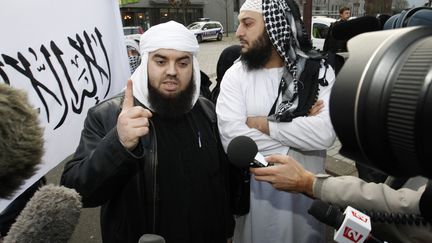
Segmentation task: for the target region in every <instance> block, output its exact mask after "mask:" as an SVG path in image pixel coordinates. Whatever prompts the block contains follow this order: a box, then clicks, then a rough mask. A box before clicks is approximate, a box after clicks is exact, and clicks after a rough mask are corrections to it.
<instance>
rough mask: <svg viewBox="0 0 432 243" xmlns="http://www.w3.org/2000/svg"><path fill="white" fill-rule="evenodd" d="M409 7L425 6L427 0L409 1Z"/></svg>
mask: <svg viewBox="0 0 432 243" xmlns="http://www.w3.org/2000/svg"><path fill="white" fill-rule="evenodd" d="M408 3H409V6H410V7H411V6H413V5H414V6H415V7H419V6H423V5H424V4H425V3H427V0H408Z"/></svg>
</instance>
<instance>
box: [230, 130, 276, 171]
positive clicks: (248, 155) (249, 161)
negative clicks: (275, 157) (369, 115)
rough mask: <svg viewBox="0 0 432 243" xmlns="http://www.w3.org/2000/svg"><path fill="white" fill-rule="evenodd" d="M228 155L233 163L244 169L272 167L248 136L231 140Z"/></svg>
mask: <svg viewBox="0 0 432 243" xmlns="http://www.w3.org/2000/svg"><path fill="white" fill-rule="evenodd" d="M227 155H228V159H229V160H230V161H231V163H233V164H234V165H235V166H237V167H239V168H242V169H247V168H249V167H266V166H269V165H271V164H269V163H268V162H267V161H266V160H265V159H264V156H263V155H262V154H261V153H259V152H258V146H257V145H256V143H255V142H254V141H253V140H252V139H251V138H250V137H247V136H238V137H235V138H234V139H233V140H231V142H230V143H229V144H228V148H227Z"/></svg>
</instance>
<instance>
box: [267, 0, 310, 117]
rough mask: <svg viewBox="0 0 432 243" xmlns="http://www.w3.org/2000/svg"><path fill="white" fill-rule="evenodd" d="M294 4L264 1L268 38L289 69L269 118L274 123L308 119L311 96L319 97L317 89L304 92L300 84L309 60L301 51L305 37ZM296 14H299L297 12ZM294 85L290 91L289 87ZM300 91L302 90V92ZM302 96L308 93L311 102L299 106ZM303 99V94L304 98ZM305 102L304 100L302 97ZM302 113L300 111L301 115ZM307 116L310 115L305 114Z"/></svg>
mask: <svg viewBox="0 0 432 243" xmlns="http://www.w3.org/2000/svg"><path fill="white" fill-rule="evenodd" d="M289 1H291V0H262V10H263V17H264V22H265V27H266V31H267V34H268V36H269V38H270V41H271V43H272V44H273V47H274V48H275V49H276V51H277V53H278V54H279V56H281V57H282V58H283V60H284V62H285V66H286V69H285V71H284V74H283V75H282V79H281V82H280V85H279V90H278V98H277V99H276V101H275V103H274V105H273V108H272V110H271V112H270V114H269V120H271V121H282V122H284V121H291V120H292V119H293V118H295V117H297V116H301V115H305V109H309V108H310V107H309V108H307V106H309V105H310V103H312V104H313V103H314V102H315V101H314V100H313V101H310V99H311V97H310V93H311V91H312V93H315V95H314V96H315V97H313V98H314V99H316V95H317V93H318V85H317V84H316V85H315V84H313V87H312V86H310V85H309V84H307V85H308V87H307V89H308V90H305V87H306V86H305V84H304V83H302V81H303V80H302V81H300V80H299V78H301V76H300V75H299V74H300V73H301V72H302V71H303V70H304V69H305V68H306V67H305V63H306V62H305V60H306V59H308V56H307V55H306V54H305V53H304V52H303V51H302V49H301V45H300V43H299V39H298V36H306V34H305V32H304V28H303V23H302V21H301V19H300V14H299V10H298V8H297V9H293V7H296V5H295V3H294V2H293V1H291V2H290V3H289ZM294 11H297V12H294ZM291 84H292V85H293V89H292V90H290V89H289V86H290V85H291ZM299 89H300V90H299ZM299 92H300V93H301V92H307V93H308V94H307V96H308V98H307V99H309V101H307V102H306V103H307V104H305V102H302V104H301V107H299V105H300V103H299V102H298V98H299V97H298V96H299ZM301 95H303V94H301ZM303 98H304V97H303ZM299 110H301V111H300V112H299ZM306 113H307V111H306Z"/></svg>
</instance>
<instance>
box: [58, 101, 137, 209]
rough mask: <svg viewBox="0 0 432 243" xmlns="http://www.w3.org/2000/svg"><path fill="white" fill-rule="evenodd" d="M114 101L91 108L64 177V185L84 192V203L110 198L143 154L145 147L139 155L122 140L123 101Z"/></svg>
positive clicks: (135, 168)
mask: <svg viewBox="0 0 432 243" xmlns="http://www.w3.org/2000/svg"><path fill="white" fill-rule="evenodd" d="M110 102H111V104H110ZM112 103H113V101H112V100H111V101H108V102H107V103H105V104H104V103H102V104H101V105H99V106H96V107H94V108H92V109H90V110H89V112H88V114H87V118H86V119H85V122H84V129H83V131H82V133H81V140H80V143H79V146H78V148H77V150H76V152H75V154H74V156H73V158H72V159H71V160H70V161H69V162H68V163H67V164H66V166H65V169H64V171H63V175H62V178H61V184H62V185H64V186H66V187H70V188H74V189H75V190H77V191H78V192H79V193H80V194H81V196H82V200H83V205H84V207H96V206H100V205H102V204H104V203H105V202H107V201H108V200H109V199H110V198H111V197H112V196H113V195H115V194H116V193H117V192H118V191H119V190H121V188H122V187H123V185H124V184H125V183H126V182H127V181H128V178H130V177H131V176H132V175H133V174H134V173H138V163H139V161H140V159H142V158H143V151H142V150H140V151H138V154H139V155H138V156H137V155H136V154H134V153H131V152H129V151H127V150H126V149H125V148H124V147H123V146H122V144H121V143H120V141H119V138H118V134H117V129H116V123H117V117H118V114H119V113H120V108H119V107H120V105H118V104H112ZM113 107H115V108H113ZM137 147H138V148H140V147H141V146H137ZM134 152H136V151H134Z"/></svg>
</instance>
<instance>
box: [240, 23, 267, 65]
mask: <svg viewBox="0 0 432 243" xmlns="http://www.w3.org/2000/svg"><path fill="white" fill-rule="evenodd" d="M272 48H273V46H272V43H271V42H270V38H269V37H268V35H267V33H266V32H265V30H264V31H263V33H262V34H261V35H260V36H259V37H258V39H257V40H255V41H254V42H253V43H252V47H251V48H250V49H249V50H248V51H247V52H245V53H241V55H240V60H241V61H242V62H243V63H244V64H245V65H246V67H247V69H248V70H249V71H250V70H254V69H260V68H263V67H264V65H265V64H266V63H267V62H268V61H269V60H270V57H271V54H272Z"/></svg>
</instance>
